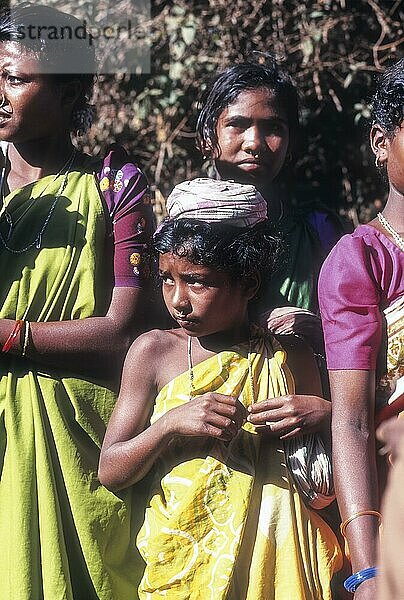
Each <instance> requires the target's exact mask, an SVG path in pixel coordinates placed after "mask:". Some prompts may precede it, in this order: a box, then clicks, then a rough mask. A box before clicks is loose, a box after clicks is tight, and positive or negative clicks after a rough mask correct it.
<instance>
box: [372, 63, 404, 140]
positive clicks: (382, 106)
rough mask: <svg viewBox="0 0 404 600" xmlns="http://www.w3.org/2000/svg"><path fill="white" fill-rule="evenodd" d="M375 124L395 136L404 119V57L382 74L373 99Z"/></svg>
mask: <svg viewBox="0 0 404 600" xmlns="http://www.w3.org/2000/svg"><path fill="white" fill-rule="evenodd" d="M372 116H373V124H374V125H375V124H378V125H380V126H381V127H382V128H383V129H384V131H385V132H386V134H387V136H388V137H389V138H393V137H394V135H395V133H396V132H397V129H399V127H400V126H401V124H402V122H403V119H404V58H401V59H400V60H399V61H397V62H396V63H394V64H393V65H391V66H390V67H388V68H387V69H386V71H385V72H384V73H383V75H381V76H380V78H379V80H378V82H377V86H376V91H375V93H374V96H373V99H372Z"/></svg>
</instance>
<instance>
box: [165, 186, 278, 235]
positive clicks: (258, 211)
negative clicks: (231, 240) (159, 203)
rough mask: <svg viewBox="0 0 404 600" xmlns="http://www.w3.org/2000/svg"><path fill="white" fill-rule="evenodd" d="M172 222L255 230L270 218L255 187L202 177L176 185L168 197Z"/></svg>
mask: <svg viewBox="0 0 404 600" xmlns="http://www.w3.org/2000/svg"><path fill="white" fill-rule="evenodd" d="M167 211H168V216H169V218H170V219H199V220H200V221H206V222H207V223H220V222H225V223H226V224H228V225H233V226H234V227H252V226H253V225H255V224H256V223H260V222H261V221H265V220H266V219H267V203H266V201H265V199H264V198H263V197H262V196H261V194H260V193H259V192H258V190H257V189H256V188H255V187H254V186H253V185H245V184H242V183H236V182H235V181H221V180H217V179H208V178H203V177H199V178H198V179H193V180H191V181H183V182H182V183H180V184H179V185H176V186H175V188H174V189H173V191H172V192H171V194H170V195H169V197H168V198H167Z"/></svg>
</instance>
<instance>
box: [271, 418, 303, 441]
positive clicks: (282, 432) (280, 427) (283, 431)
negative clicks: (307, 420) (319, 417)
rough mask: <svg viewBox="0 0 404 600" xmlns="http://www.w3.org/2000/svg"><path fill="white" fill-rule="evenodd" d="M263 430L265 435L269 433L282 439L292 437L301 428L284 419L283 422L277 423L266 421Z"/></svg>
mask: <svg viewBox="0 0 404 600" xmlns="http://www.w3.org/2000/svg"><path fill="white" fill-rule="evenodd" d="M265 428H266V431H267V433H271V434H272V435H274V436H277V437H280V438H282V439H284V438H285V439H286V438H288V437H293V436H295V435H298V433H299V432H301V428H300V427H299V426H298V425H297V424H296V423H295V422H294V421H293V420H290V419H284V420H283V421H277V422H271V421H267V422H266V423H265Z"/></svg>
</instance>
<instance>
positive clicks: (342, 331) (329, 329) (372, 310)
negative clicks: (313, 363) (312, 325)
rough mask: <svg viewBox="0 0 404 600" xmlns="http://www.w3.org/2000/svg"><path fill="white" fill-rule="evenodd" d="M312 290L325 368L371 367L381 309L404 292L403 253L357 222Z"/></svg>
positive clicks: (380, 234)
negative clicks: (321, 330) (317, 307)
mask: <svg viewBox="0 0 404 600" xmlns="http://www.w3.org/2000/svg"><path fill="white" fill-rule="evenodd" d="M318 294H319V305H320V312H321V318H322V322H323V328H324V338H325V347H326V355H327V365H328V368H329V369H331V370H340V369H341V370H345V369H347V370H349V369H363V370H374V369H375V368H376V359H377V355H378V352H379V348H380V344H381V339H382V326H383V325H382V314H381V311H383V310H384V309H385V308H386V307H387V306H390V304H391V303H392V302H394V301H395V300H396V299H397V298H399V297H400V296H402V295H403V294H404V252H403V251H402V250H400V248H398V247H397V246H396V245H395V244H394V243H393V242H392V241H391V240H390V239H389V238H387V237H386V236H385V235H384V234H383V233H381V232H380V231H378V230H377V229H375V228H374V227H372V226H371V225H360V226H359V227H358V228H357V229H356V230H355V231H354V232H353V233H352V234H350V235H345V236H343V237H342V238H341V239H340V241H339V242H338V243H337V244H336V246H335V247H334V249H333V250H332V251H331V253H330V254H329V256H328V258H327V259H326V260H325V262H324V264H323V267H322V269H321V272H320V277H319V288H318Z"/></svg>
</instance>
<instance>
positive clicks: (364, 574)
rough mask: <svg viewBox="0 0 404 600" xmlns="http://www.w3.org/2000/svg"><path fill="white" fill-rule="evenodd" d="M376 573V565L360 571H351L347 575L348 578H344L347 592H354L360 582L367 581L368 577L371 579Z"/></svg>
mask: <svg viewBox="0 0 404 600" xmlns="http://www.w3.org/2000/svg"><path fill="white" fill-rule="evenodd" d="M376 575H377V568H376V567H369V568H368V569H362V571H358V572H357V573H353V574H352V575H351V576H350V577H348V579H345V581H344V588H345V589H346V590H347V592H352V593H354V592H356V590H357V589H358V587H359V586H360V584H361V583H363V582H364V581H367V580H368V579H372V578H373V577H376Z"/></svg>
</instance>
